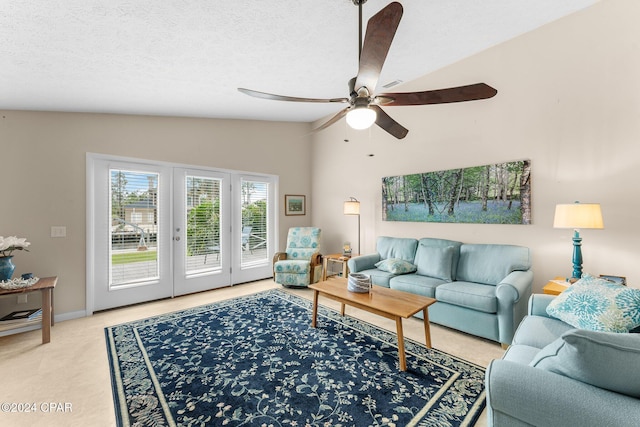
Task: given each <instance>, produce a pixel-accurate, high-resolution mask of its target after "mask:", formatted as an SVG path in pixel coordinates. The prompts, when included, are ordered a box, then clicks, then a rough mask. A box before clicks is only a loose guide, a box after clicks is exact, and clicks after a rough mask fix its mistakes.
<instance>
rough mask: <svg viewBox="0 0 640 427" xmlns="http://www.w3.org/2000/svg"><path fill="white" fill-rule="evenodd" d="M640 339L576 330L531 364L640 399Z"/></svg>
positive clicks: (553, 343) (546, 349) (558, 340)
mask: <svg viewBox="0 0 640 427" xmlns="http://www.w3.org/2000/svg"><path fill="white" fill-rule="evenodd" d="M638 360H640V337H638V336H636V335H635V334H626V333H615V332H595V331H588V330H583V329H572V330H570V331H568V332H565V333H564V334H563V335H562V336H561V337H560V338H558V339H557V340H556V341H554V342H552V343H551V344H549V345H548V346H546V347H545V348H543V349H542V350H540V352H539V353H538V354H537V355H536V357H535V358H534V359H533V360H532V361H531V363H530V365H531V366H534V367H536V368H539V369H544V370H547V371H551V372H555V373H556V374H559V375H564V376H565V377H569V378H573V379H574V380H578V381H581V382H583V383H587V384H591V385H593V386H596V387H600V388H604V389H607V390H610V391H613V392H616V393H621V394H626V395H628V396H634V397H638V398H640V370H639V369H638Z"/></svg>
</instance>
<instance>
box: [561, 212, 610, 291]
mask: <svg viewBox="0 0 640 427" xmlns="http://www.w3.org/2000/svg"><path fill="white" fill-rule="evenodd" d="M553 227H554V228H573V229H574V232H573V273H572V275H571V278H572V279H580V278H581V277H582V249H581V246H582V238H580V231H579V230H580V229H581V228H595V229H603V228H604V221H603V220H602V211H601V209H600V204H598V203H579V202H576V203H570V204H561V205H556V212H555V215H554V217H553Z"/></svg>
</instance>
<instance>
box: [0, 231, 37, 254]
mask: <svg viewBox="0 0 640 427" xmlns="http://www.w3.org/2000/svg"><path fill="white" fill-rule="evenodd" d="M30 244H31V243H29V242H27V239H26V238H18V237H16V236H9V237H2V236H0V257H7V256H11V254H12V253H13V251H27V252H29V249H27V247H28V246H29V245H30Z"/></svg>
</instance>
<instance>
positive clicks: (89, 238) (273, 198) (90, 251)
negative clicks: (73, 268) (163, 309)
mask: <svg viewBox="0 0 640 427" xmlns="http://www.w3.org/2000/svg"><path fill="white" fill-rule="evenodd" d="M105 160H108V161H113V162H123V163H134V164H139V163H144V164H149V165H156V166H161V167H168V168H172V169H173V168H183V169H192V170H194V169H195V170H203V171H210V172H221V173H229V174H231V175H232V182H233V181H234V180H235V179H238V181H239V178H238V177H239V176H240V177H255V178H256V179H264V180H267V181H269V182H270V183H271V184H272V187H271V188H272V194H271V195H270V197H269V200H270V203H268V206H269V212H268V218H269V230H270V235H269V236H268V237H269V242H268V244H267V248H268V249H267V250H268V254H269V257H268V258H269V259H271V258H272V257H273V252H274V250H275V248H277V247H278V234H279V233H278V228H277V227H278V215H279V204H278V176H277V175H270V174H259V173H253V172H246V171H236V170H229V169H220V168H206V167H201V166H193V165H185V164H177V163H170V162H161V161H152V160H146V159H138V158H131V157H122V156H112V155H106V154H99V153H87V154H86V198H87V204H86V284H85V289H86V300H85V304H86V314H87V315H91V314H93V312H94V311H95V300H94V298H95V290H94V287H93V284H94V279H95V277H96V271H95V270H96V269H95V264H94V262H95V258H96V248H95V245H96V242H97V238H96V220H95V215H96V212H95V206H96V199H95V197H96V196H95V194H94V191H93V190H94V186H95V185H96V182H95V173H96V171H95V169H96V162H98V161H105ZM171 181H173V180H172V179H171ZM171 186H172V187H171V199H172V200H173V183H171ZM234 193H235V192H234ZM234 197H235V196H232V197H231V200H232V203H233V202H234ZM170 210H171V209H170ZM170 216H171V228H172V229H173V212H171V213H170ZM236 216H237V215H236ZM231 220H232V221H234V222H235V221H238V223H239V221H240V220H237V219H236V218H232V219H231ZM232 232H233V234H232V235H231V238H232V239H233V238H235V237H238V241H239V239H240V237H241V226H238V225H235V226H233V225H232ZM236 234H237V236H236ZM169 246H170V248H171V251H173V245H169ZM173 256H174V254H173V252H172V253H171V257H172V258H171V259H172V260H173ZM234 258H235V257H233V256H232V275H231V280H230V283H229V285H233V284H238V283H243V282H246V281H250V280H257V279H260V278H266V277H271V275H272V274H271V272H270V266H269V269H268V270H264V269H263V270H262V271H263V273H260V274H262V276H261V277H253V276H252V275H251V274H252V273H253V274H255V273H256V271H259V270H254V271H253V272H252V273H249V275H246V274H241V271H242V269H241V268H239V267H236V268H238V269H237V270H235V271H233V269H234V266H235V264H236V263H237V262H238V263H239V261H236V260H234ZM169 264H170V266H168V268H170V269H171V273H172V277H173V262H170V263H169ZM264 271H269V273H268V274H267V275H265V274H264ZM171 296H174V295H173V294H172V295H171Z"/></svg>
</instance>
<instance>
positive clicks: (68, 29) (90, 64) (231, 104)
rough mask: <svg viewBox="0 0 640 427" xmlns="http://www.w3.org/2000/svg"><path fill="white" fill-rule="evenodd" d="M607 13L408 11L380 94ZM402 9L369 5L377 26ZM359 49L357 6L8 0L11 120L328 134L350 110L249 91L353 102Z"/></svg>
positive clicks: (429, 6) (436, 0)
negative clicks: (315, 129)
mask: <svg viewBox="0 0 640 427" xmlns="http://www.w3.org/2000/svg"><path fill="white" fill-rule="evenodd" d="M596 1H598V0H536V1H531V0H484V1H477V0H404V1H401V3H402V4H403V6H404V16H403V19H402V22H401V23H400V26H399V29H398V32H397V34H396V37H395V39H394V42H393V45H392V46H391V50H390V52H389V55H388V57H387V61H386V63H385V66H384V68H383V71H382V75H381V77H380V80H379V85H385V84H388V83H390V82H393V81H396V80H399V81H402V82H408V81H411V80H413V79H416V78H418V77H421V76H423V75H425V74H428V73H429V72H432V71H434V70H436V69H439V68H442V67H444V66H446V65H449V64H451V63H454V62H456V61H459V60H461V59H463V58H465V57H468V56H470V55H473V54H475V53H477V52H480V51H482V50H484V49H487V48H489V47H491V46H495V45H497V44H500V43H502V42H504V41H506V40H509V39H511V38H513V37H516V36H518V35H520V34H523V33H525V32H528V31H532V30H534V29H535V28H538V27H540V26H542V25H544V24H546V23H549V22H551V21H554V20H556V19H559V18H561V17H563V16H566V15H568V14H571V13H573V12H576V11H578V10H581V9H583V8H585V7H588V6H590V5H592V4H593V3H595V2H596ZM388 3H389V0H368V1H367V2H366V3H365V4H364V6H363V13H364V20H365V23H364V24H365V25H366V20H368V19H369V17H371V16H372V15H373V14H375V13H376V12H377V11H379V10H380V9H382V8H383V7H384V6H386V5H387V4H388ZM357 43H358V7H357V6H355V5H354V3H353V0H322V1H310V0H295V1H294V0H271V1H256V0H182V1H180V0H109V1H105V0H30V1H26V2H25V1H22V0H2V1H0V109H16V110H45V111H73V112H106V113H126V114H150V115H172V116H192V117H216V118H237V119H260V120H279V121H314V120H317V119H319V118H321V117H323V116H326V115H328V114H332V113H334V112H336V111H338V110H339V109H341V108H342V106H341V105H335V104H334V105H330V104H306V103H305V104H298V103H289V102H276V101H267V100H262V99H255V98H251V97H249V96H247V95H244V94H241V93H239V92H238V91H237V90H236V88H237V87H247V88H251V89H255V90H259V91H264V92H271V93H278V94H283V95H292V96H299V97H316V98H333V97H344V96H348V93H347V92H348V89H347V81H348V80H349V79H350V78H351V77H353V76H355V74H356V73H357V69H358V63H357V59H358V45H357ZM455 83H456V85H463V84H469V83H476V81H469V82H455ZM486 83H489V84H491V82H490V81H486ZM423 89H425V90H426V89H436V88H423ZM498 89H499V88H498ZM394 91H402V86H401V85H400V86H396V87H395V88H394Z"/></svg>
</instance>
